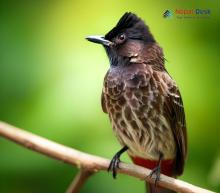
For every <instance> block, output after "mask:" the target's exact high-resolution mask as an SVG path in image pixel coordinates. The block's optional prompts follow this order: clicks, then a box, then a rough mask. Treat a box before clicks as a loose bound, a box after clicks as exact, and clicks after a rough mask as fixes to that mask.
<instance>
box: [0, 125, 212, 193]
mask: <svg viewBox="0 0 220 193" xmlns="http://www.w3.org/2000/svg"><path fill="white" fill-rule="evenodd" d="M0 136H2V137H5V138H8V139H9V140H12V141H14V142H16V143H19V144H20V145H22V146H24V147H26V148H29V149H32V150H34V151H37V152H39V153H41V154H45V155H47V156H49V157H52V158H55V159H57V160H61V161H64V162H65V163H68V164H70V165H75V166H77V167H78V168H81V169H84V170H88V171H91V172H97V171H100V170H105V171H106V170H107V168H108V165H109V163H110V162H109V160H107V159H104V158H101V157H98V156H94V155H91V154H87V153H83V152H80V151H78V150H75V149H73V148H70V147H66V146H64V145H61V144H58V143H55V142H53V141H50V140H48V139H45V138H43V137H40V136H37V135H34V134H32V133H30V132H27V131H24V130H21V129H18V128H16V127H14V126H11V125H9V124H6V123H3V122H0ZM119 167H120V169H119V170H118V172H119V173H122V174H126V175H129V176H133V177H136V178H139V179H142V180H146V181H148V182H150V183H154V180H153V179H152V178H149V177H146V176H148V175H149V174H150V172H151V170H149V169H146V168H143V167H140V166H137V165H133V164H126V163H120V164H119ZM158 184H159V185H160V186H162V187H166V188H168V189H171V190H174V191H177V192H182V193H211V191H209V190H206V189H203V188H200V187H197V186H194V185H192V184H189V183H187V182H184V181H181V180H177V179H174V178H171V177H168V176H165V175H163V174H161V176H160V181H159V182H158ZM212 193H213V192H212Z"/></svg>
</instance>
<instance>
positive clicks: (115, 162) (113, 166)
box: [108, 153, 120, 179]
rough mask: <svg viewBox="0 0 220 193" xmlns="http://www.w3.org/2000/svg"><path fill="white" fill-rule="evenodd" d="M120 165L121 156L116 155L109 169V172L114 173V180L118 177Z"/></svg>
mask: <svg viewBox="0 0 220 193" xmlns="http://www.w3.org/2000/svg"><path fill="white" fill-rule="evenodd" d="M119 163H120V155H119V154H118V153H116V154H115V156H114V157H113V158H112V160H111V162H110V164H109V167H108V171H112V175H113V178H114V179H115V178H116V176H117V169H119Z"/></svg>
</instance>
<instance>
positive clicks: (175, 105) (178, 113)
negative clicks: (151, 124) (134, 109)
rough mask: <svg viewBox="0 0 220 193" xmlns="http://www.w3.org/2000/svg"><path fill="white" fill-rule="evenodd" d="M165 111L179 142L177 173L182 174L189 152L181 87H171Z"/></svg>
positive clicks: (177, 142) (175, 172)
mask: <svg viewBox="0 0 220 193" xmlns="http://www.w3.org/2000/svg"><path fill="white" fill-rule="evenodd" d="M164 111H165V113H166V116H167V118H168V120H169V121H170V123H171V126H172V131H173V134H174V138H175V140H176V144H177V155H176V168H175V170H174V174H175V175H181V174H182V172H183V168H184V163H185V159H186V154H187V135H186V122H185V112H184V107H183V102H182V98H181V95H180V92H179V89H178V88H177V86H176V85H173V86H172V87H171V88H170V89H169V93H168V96H167V97H166V100H165V105H164Z"/></svg>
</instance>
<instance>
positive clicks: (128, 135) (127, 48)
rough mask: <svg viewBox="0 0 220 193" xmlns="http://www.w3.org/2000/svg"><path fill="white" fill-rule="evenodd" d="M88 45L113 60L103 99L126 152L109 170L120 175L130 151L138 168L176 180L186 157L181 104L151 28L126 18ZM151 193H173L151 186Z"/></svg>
mask: <svg viewBox="0 0 220 193" xmlns="http://www.w3.org/2000/svg"><path fill="white" fill-rule="evenodd" d="M87 40H89V41H91V42H95V43H99V44H102V45H103V46H104V48H105V50H106V52H107V55H108V57H109V60H110V69H109V70H108V72H107V74H106V76H105V79H104V86H103V91H102V96H101V102H102V109H103V111H104V112H105V113H107V114H108V115H109V118H110V121H111V124H112V127H113V130H114V133H115V135H116V137H117V138H118V140H119V142H120V143H121V145H122V146H123V148H122V149H121V150H120V151H119V152H117V153H116V154H115V156H114V157H113V159H112V161H111V163H110V166H109V170H112V171H113V177H114V178H115V177H116V171H117V168H118V165H119V162H120V159H119V158H120V155H121V154H122V153H123V152H125V151H128V154H129V156H130V157H131V159H132V160H133V162H134V163H135V164H137V165H140V166H143V167H146V168H149V169H152V173H151V176H153V175H156V179H155V183H156V182H157V180H159V176H160V172H161V173H163V174H165V175H168V176H172V177H176V176H179V175H181V174H182V173H183V168H184V162H185V158H186V153H187V139H186V124H185V114H184V108H183V103H182V99H181V96H180V92H179V89H178V87H177V85H176V83H175V81H174V80H173V79H172V78H171V77H170V75H169V74H168V72H167V70H166V69H165V66H164V60H165V59H164V55H163V50H162V48H161V47H160V46H159V45H158V43H157V42H156V41H155V39H154V37H153V35H152V34H151V33H150V31H149V28H148V26H147V25H146V24H145V23H144V21H143V20H141V19H140V18H139V17H137V16H136V15H135V14H133V13H125V14H124V15H123V16H122V17H121V19H120V20H119V22H118V23H117V25H116V26H115V27H114V28H113V29H112V30H111V31H110V32H108V33H107V34H106V35H105V36H104V37H102V36H89V37H87ZM148 190H149V192H150V193H153V192H157V193H165V192H166V193H171V192H173V191H171V190H168V189H164V188H161V187H156V186H155V185H154V184H149V185H148Z"/></svg>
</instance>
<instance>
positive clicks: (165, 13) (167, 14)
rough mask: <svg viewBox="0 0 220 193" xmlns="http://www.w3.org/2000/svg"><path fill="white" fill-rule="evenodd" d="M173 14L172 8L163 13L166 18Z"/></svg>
mask: <svg viewBox="0 0 220 193" xmlns="http://www.w3.org/2000/svg"><path fill="white" fill-rule="evenodd" d="M171 16H172V12H171V11H170V10H166V11H165V12H164V13H163V17H164V18H169V17H171Z"/></svg>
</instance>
